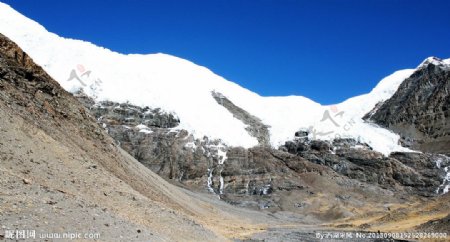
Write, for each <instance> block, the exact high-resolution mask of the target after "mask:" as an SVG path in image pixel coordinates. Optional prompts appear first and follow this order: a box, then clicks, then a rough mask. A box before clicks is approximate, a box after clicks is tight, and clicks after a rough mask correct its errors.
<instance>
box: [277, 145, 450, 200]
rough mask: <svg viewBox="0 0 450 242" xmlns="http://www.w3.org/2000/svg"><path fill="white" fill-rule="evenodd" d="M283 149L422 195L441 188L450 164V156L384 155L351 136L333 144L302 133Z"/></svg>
mask: <svg viewBox="0 0 450 242" xmlns="http://www.w3.org/2000/svg"><path fill="white" fill-rule="evenodd" d="M280 149H281V150H285V151H288V152H289V153H292V154H295V155H297V156H300V157H302V158H304V159H306V160H308V161H310V162H313V163H316V164H320V165H324V166H328V167H330V168H331V169H333V170H334V171H336V172H337V173H339V174H342V175H344V176H347V177H349V178H351V179H356V180H358V181H361V182H365V183H369V184H373V185H378V186H380V187H382V188H385V189H389V190H392V191H400V190H402V191H405V192H407V193H410V194H417V195H421V196H435V195H436V194H439V193H441V192H442V191H441V190H440V188H442V187H443V186H442V185H441V184H442V183H443V181H444V180H445V177H446V176H447V172H446V171H445V170H444V169H442V168H443V167H447V166H450V159H449V158H448V157H446V156H443V155H434V154H420V153H405V152H396V153H392V154H391V155H390V156H389V157H385V156H384V155H382V154H380V153H378V152H376V151H373V150H371V149H370V147H369V146H368V145H367V144H363V143H360V142H357V141H355V140H352V139H335V140H334V141H333V142H332V144H330V142H328V141H320V140H313V141H310V140H308V138H305V137H303V138H297V139H295V140H293V141H288V142H286V144H285V145H284V146H283V147H281V148H280Z"/></svg>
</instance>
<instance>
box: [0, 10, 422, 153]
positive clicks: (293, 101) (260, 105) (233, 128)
mask: <svg viewBox="0 0 450 242" xmlns="http://www.w3.org/2000/svg"><path fill="white" fill-rule="evenodd" d="M0 33H2V34H4V35H6V36H7V37H9V38H10V39H12V40H13V41H15V42H16V43H17V44H18V45H19V46H20V47H21V48H23V49H24V51H26V52H27V53H28V54H29V55H30V56H31V57H32V58H33V60H34V61H35V62H36V63H37V64H39V65H41V66H42V67H43V68H44V69H45V70H46V71H47V72H48V73H49V74H50V75H51V76H52V77H53V78H54V79H55V80H57V81H58V82H59V83H60V84H61V86H62V87H63V88H64V89H66V90H68V91H70V92H75V91H77V90H80V89H83V90H84V91H85V92H86V93H87V94H88V95H89V96H91V97H93V98H94V99H96V100H97V101H102V100H110V101H115V102H130V103H132V104H134V105H139V106H149V107H152V108H161V109H163V110H165V111H167V112H173V113H174V114H176V115H177V116H178V117H179V118H180V121H181V124H180V126H179V127H177V128H178V129H186V130H188V131H189V132H191V133H192V134H193V135H194V136H195V137H198V138H201V137H203V136H208V137H211V138H220V139H221V140H222V141H223V142H224V143H225V144H227V145H230V146H243V147H246V148H248V147H252V146H255V145H257V140H256V138H254V137H252V136H250V135H249V134H248V132H247V131H246V130H245V128H246V126H245V125H244V124H243V123H242V122H241V121H240V120H238V119H236V118H234V117H233V115H232V114H231V113H230V112H229V111H228V110H227V109H226V108H224V107H223V106H221V105H220V104H218V103H217V102H216V101H215V100H214V98H213V97H212V95H211V93H212V92H213V91H215V92H220V93H222V94H223V95H224V96H225V97H227V98H228V99H229V100H230V101H232V102H233V103H234V104H235V105H237V106H239V107H241V108H243V109H245V110H246V111H248V112H249V113H250V114H252V115H254V116H256V117H259V118H260V119H261V120H262V121H263V123H264V124H266V125H269V126H270V139H271V144H272V145H273V146H275V147H277V146H278V145H280V144H283V143H284V142H285V141H286V140H290V139H293V138H294V133H295V132H296V131H298V130H301V129H303V130H310V136H311V138H315V139H324V140H330V139H333V138H335V137H353V138H355V139H357V140H359V141H361V142H366V143H367V144H369V145H370V146H371V147H372V148H373V149H374V150H377V151H379V152H382V153H384V154H389V153H390V152H392V151H405V150H406V149H405V148H402V147H401V146H399V145H398V139H399V136H398V135H396V134H394V133H392V132H390V131H388V130H386V129H383V128H380V127H377V126H376V125H373V124H370V123H366V122H364V121H363V120H362V119H361V118H362V116H364V114H366V113H368V112H369V111H370V110H371V109H372V108H373V107H374V106H375V104H377V103H378V102H381V101H384V100H386V99H388V98H390V97H391V96H392V95H393V94H394V92H395V91H396V90H397V88H398V86H399V85H400V84H401V83H402V81H403V80H404V79H405V78H407V77H409V76H410V75H411V74H412V73H413V72H414V69H408V70H401V71H397V72H395V73H393V74H392V75H390V76H388V77H386V78H384V79H383V80H381V81H380V83H379V84H378V85H377V86H376V87H375V88H374V89H373V90H372V91H371V92H370V93H368V94H365V95H361V96H357V97H353V98H350V99H348V100H346V101H344V102H342V103H339V104H336V105H331V106H323V105H321V104H319V103H316V102H314V101H312V100H310V99H308V98H305V97H301V96H287V97H262V96H260V95H258V94H256V93H254V92H252V91H250V90H248V89H245V88H243V87H241V86H239V85H237V84H236V83H233V82H230V81H227V80H225V79H224V78H222V77H220V76H218V75H216V74H214V73H213V72H211V71H210V70H208V69H207V68H205V67H202V66H198V65H196V64H194V63H192V62H190V61H187V60H184V59H181V58H177V57H174V56H170V55H166V54H146V55H141V54H129V55H124V54H120V53H117V52H113V51H111V50H108V49H105V48H102V47H98V46H95V45H94V44H91V43H89V42H85V41H81V40H73V39H67V38H63V37H59V36H58V35H56V34H53V33H50V32H48V31H47V30H46V29H45V28H44V27H43V26H41V25H40V24H38V23H36V22H34V21H33V20H30V19H28V18H26V17H25V16H23V15H21V14H20V13H18V12H16V11H15V10H14V9H12V8H11V7H9V6H8V5H6V4H3V3H0ZM362 81H364V80H362Z"/></svg>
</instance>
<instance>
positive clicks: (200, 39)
mask: <svg viewBox="0 0 450 242" xmlns="http://www.w3.org/2000/svg"><path fill="white" fill-rule="evenodd" d="M0 1H3V2H5V3H8V4H9V5H11V6H12V7H13V8H15V9H16V10H18V11H19V12H21V13H23V14H25V15H26V16H28V17H30V18H32V19H34V20H36V21H38V22H39V23H41V24H42V25H44V26H45V27H46V28H47V29H48V30H49V31H51V32H55V33H57V34H58V35H61V36H64V37H70V38H76V39H83V40H87V41H90V42H93V43H95V44H97V45H100V46H104V47H106V48H109V49H112V50H114V51H118V52H121V53H157V52H162V53H167V54H172V55H175V56H179V57H182V58H185V59H188V60H191V61H193V62H195V63H197V64H199V65H202V66H206V67H208V68H209V69H211V70H212V71H214V72H215V73H217V74H219V75H221V76H223V77H225V78H226V79H228V80H230V81H234V82H237V83H239V84H240V85H242V86H244V87H246V88H248V89H250V90H252V91H255V92H257V93H259V94H261V95H264V96H275V95H276V96H280V95H283V96H284V95H302V96H306V97H309V98H311V99H313V100H315V101H318V102H320V103H322V104H332V103H337V102H340V101H343V100H345V99H346V98H349V97H352V96H355V95H359V94H363V93H367V92H369V91H370V90H371V89H372V88H373V87H374V86H375V85H376V84H377V83H378V81H379V80H381V79H382V78H383V77H384V76H386V75H389V74H390V73H392V72H393V71H395V70H399V69H404V68H414V67H416V66H417V65H418V64H419V63H420V62H421V61H422V60H423V59H425V58H426V57H428V56H437V57H441V58H450V14H449V13H450V1H448V0H428V1H426V0H422V1H415V0H376V1H375V0H364V1H361V0H340V1H338V0H326V1H325V0H324V1H302V0H179V1H175V0H158V1H157V0H127V1H125V0H123V1H119V0H116V1H106V0H105V1H93V0H77V1H61V0H39V1H35V0H10V1H4V0H0Z"/></svg>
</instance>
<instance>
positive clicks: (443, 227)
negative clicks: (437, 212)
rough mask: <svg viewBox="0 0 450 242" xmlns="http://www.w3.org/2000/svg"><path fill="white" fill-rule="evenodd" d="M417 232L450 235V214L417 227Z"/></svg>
mask: <svg viewBox="0 0 450 242" xmlns="http://www.w3.org/2000/svg"><path fill="white" fill-rule="evenodd" d="M416 230H417V231H421V232H422V231H423V232H432V233H447V234H449V233H450V214H449V215H447V216H446V217H444V218H441V219H434V220H431V221H428V222H426V223H424V224H421V225H419V226H417V227H416Z"/></svg>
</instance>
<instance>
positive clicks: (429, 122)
mask: <svg viewBox="0 0 450 242" xmlns="http://www.w3.org/2000/svg"><path fill="white" fill-rule="evenodd" d="M449 91H450V66H449V65H448V64H446V63H444V62H443V61H441V60H440V59H438V58H429V59H427V60H425V61H424V62H423V63H422V64H421V65H420V66H419V68H418V69H417V71H415V72H414V73H413V74H412V75H411V76H410V77H409V78H407V79H406V80H405V81H404V82H403V83H402V84H401V85H400V87H399V88H398V90H397V91H396V92H395V94H394V95H393V96H392V97H391V98H390V99H389V100H387V101H385V102H384V103H382V104H380V105H377V106H376V107H375V109H374V110H372V111H371V112H370V113H368V114H366V115H365V117H364V119H366V120H369V121H372V122H375V123H377V124H380V125H382V126H384V127H387V128H389V129H391V130H393V131H394V132H396V133H398V134H400V135H401V137H402V144H403V145H404V146H406V147H411V148H413V149H418V150H422V151H425V152H432V153H441V154H447V155H449V154H450V145H449V144H450V117H449V116H450V109H449V107H450V95H449Z"/></svg>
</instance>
